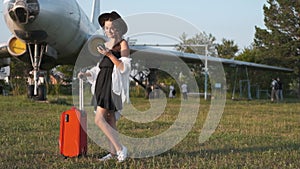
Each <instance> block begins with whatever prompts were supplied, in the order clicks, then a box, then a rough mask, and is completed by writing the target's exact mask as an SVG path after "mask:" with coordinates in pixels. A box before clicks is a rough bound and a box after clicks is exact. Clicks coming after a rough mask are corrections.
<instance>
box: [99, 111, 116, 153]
mask: <svg viewBox="0 0 300 169" xmlns="http://www.w3.org/2000/svg"><path fill="white" fill-rule="evenodd" d="M108 113H109V111H108V110H106V109H104V108H102V107H99V106H98V107H97V113H96V116H95V123H96V125H97V126H98V127H99V128H100V129H101V130H102V132H103V133H104V134H105V135H106V137H107V138H108V139H109V141H110V142H111V143H112V145H113V147H114V148H115V150H116V151H120V150H121V149H122V145H121V144H120V142H119V141H118V136H117V132H116V131H115V130H114V129H113V127H111V126H110V124H109V123H108V122H107V121H106V117H107V114H108Z"/></svg>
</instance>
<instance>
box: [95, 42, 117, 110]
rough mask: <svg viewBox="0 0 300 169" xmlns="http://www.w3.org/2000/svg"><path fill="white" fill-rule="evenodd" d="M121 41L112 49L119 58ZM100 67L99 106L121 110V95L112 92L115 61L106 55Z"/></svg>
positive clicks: (97, 92) (97, 83) (97, 95)
mask: <svg viewBox="0 0 300 169" xmlns="http://www.w3.org/2000/svg"><path fill="white" fill-rule="evenodd" d="M120 43H121V42H119V43H117V44H116V45H114V47H113V48H112V49H111V50H110V51H111V52H112V54H113V55H114V56H115V57H116V58H118V59H119V58H120V57H121V52H120V49H121V47H120ZM99 68H100V72H99V73H98V76H97V80H96V86H95V97H96V101H97V106H100V107H102V108H105V109H107V110H112V111H117V110H121V109H122V101H121V96H119V95H116V94H114V93H113V92H112V72H113V68H114V63H113V62H112V61H111V60H110V59H109V58H108V57H107V56H104V57H103V59H102V61H101V62H100V64H99Z"/></svg>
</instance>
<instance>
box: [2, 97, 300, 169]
mask: <svg viewBox="0 0 300 169" xmlns="http://www.w3.org/2000/svg"><path fill="white" fill-rule="evenodd" d="M48 97H49V98H48V100H49V102H50V103H45V102H35V101H31V100H28V99H27V98H26V97H23V96H18V97H11V96H9V97H4V96H0V145H1V147H0V168H1V169H2V168H4V169H8V168H30V169H32V168H59V169H61V168H72V169H76V168H134V169H135V168H143V169H144V168H300V160H299V159H300V139H299V138H300V102H299V101H298V100H289V101H287V102H285V103H278V104H274V103H273V104H272V103H269V101H263V100H261V101H227V103H226V107H225V110H224V113H223V116H222V119H221V121H220V124H219V126H218V128H217V130H216V131H215V133H214V134H213V135H212V136H211V137H210V139H209V140H208V141H206V142H204V143H203V144H199V142H198V139H199V134H200V132H201V128H202V125H203V122H204V120H205V118H206V115H207V111H208V108H209V105H210V102H209V101H207V102H205V101H202V100H201V108H200V111H199V116H198V118H197V121H196V123H195V125H194V127H193V129H192V131H191V132H190V133H189V134H188V135H187V137H186V138H185V139H184V140H182V141H181V142H180V143H179V144H177V145H176V146H175V147H173V148H172V149H171V150H169V151H167V152H165V153H163V154H160V155H158V156H155V157H148V158H140V159H131V158H129V159H128V160H126V161H125V162H123V163H117V162H115V161H110V162H105V163H102V162H99V161H97V158H99V157H101V156H103V155H105V154H106V151H105V150H103V149H101V148H100V147H99V146H98V145H96V144H95V143H94V142H93V141H92V140H91V139H89V144H88V156H87V157H81V158H68V159H64V158H63V157H62V156H61V155H60V154H59V150H58V136H59V118H60V114H61V112H63V111H65V110H67V109H69V108H70V105H71V104H72V98H71V97H70V96H68V97H67V96H60V99H59V100H57V99H55V97H51V96H48ZM132 103H133V105H135V107H136V108H137V109H138V110H145V109H147V108H149V104H148V102H147V100H145V99H143V98H139V99H137V98H132ZM178 103H180V101H179V99H172V100H168V105H167V108H166V112H165V113H163V114H162V116H161V117H159V118H158V119H157V120H155V121H154V122H150V123H146V124H143V125H140V124H138V123H132V122H130V121H128V120H126V119H124V118H122V119H121V120H120V121H119V122H118V126H119V130H120V132H121V133H124V134H126V135H130V136H133V137H149V136H153V135H156V134H159V133H160V132H163V131H164V130H166V129H168V127H169V126H170V125H171V124H172V123H173V122H174V120H175V119H176V118H177V115H178V108H179V104H178ZM191 106H192V105H191Z"/></svg>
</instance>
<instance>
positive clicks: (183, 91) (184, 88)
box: [181, 83, 188, 100]
mask: <svg viewBox="0 0 300 169" xmlns="http://www.w3.org/2000/svg"><path fill="white" fill-rule="evenodd" d="M181 92H182V96H183V99H184V100H187V93H188V86H187V84H185V83H183V84H182V85H181Z"/></svg>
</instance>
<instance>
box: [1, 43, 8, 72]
mask: <svg viewBox="0 0 300 169" xmlns="http://www.w3.org/2000/svg"><path fill="white" fill-rule="evenodd" d="M10 57H11V56H10V54H9V53H8V50H7V44H6V43H0V68H1V67H5V66H8V65H9V64H10Z"/></svg>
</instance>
